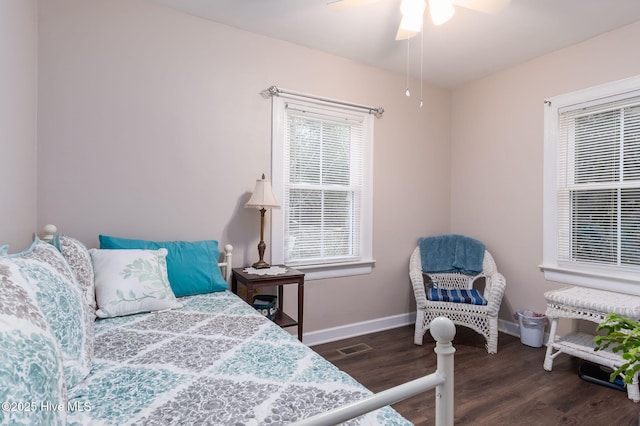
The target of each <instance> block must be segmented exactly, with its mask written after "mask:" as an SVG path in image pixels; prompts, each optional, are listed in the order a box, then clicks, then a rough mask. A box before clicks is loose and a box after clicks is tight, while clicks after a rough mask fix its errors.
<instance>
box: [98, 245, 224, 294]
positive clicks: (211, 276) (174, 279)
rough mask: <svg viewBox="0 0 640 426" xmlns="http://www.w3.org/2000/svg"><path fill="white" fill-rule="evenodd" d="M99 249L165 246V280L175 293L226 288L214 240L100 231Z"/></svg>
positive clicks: (200, 292)
mask: <svg viewBox="0 0 640 426" xmlns="http://www.w3.org/2000/svg"><path fill="white" fill-rule="evenodd" d="M98 238H99V240H100V248H101V249H144V250H158V249H161V248H166V249H167V251H168V254H167V273H168V275H169V284H170V285H171V289H172V290H173V293H174V294H175V295H176V297H182V296H191V295H194V294H202V293H212V292H216V291H224V290H226V289H227V282H226V281H225V280H224V278H223V277H222V273H221V272H220V268H219V267H218V259H219V258H220V251H219V250H218V242H217V241H216V240H204V241H194V242H190V241H146V240H132V239H127V238H118V237H110V236H107V235H100V236H99V237H98Z"/></svg>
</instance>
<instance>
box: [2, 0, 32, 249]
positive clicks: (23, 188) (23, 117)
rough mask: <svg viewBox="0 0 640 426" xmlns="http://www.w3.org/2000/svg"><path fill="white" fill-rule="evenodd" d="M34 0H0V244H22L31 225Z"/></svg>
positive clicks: (19, 246) (18, 246)
mask: <svg viewBox="0 0 640 426" xmlns="http://www.w3.org/2000/svg"><path fill="white" fill-rule="evenodd" d="M37 13H38V9H37V1H36V0H0V194H1V197H2V203H1V204H0V245H2V244H10V245H11V251H20V250H22V249H24V248H25V247H27V246H28V244H29V243H30V241H31V235H32V233H33V230H34V226H35V223H36V103H37V94H38V91H37V74H36V73H37V56H38V45H37V41H38V19H37Z"/></svg>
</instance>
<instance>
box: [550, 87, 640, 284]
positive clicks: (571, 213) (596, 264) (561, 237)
mask: <svg viewBox="0 0 640 426" xmlns="http://www.w3.org/2000/svg"><path fill="white" fill-rule="evenodd" d="M543 211H544V241H543V242H544V245H543V261H542V264H541V265H540V267H541V269H542V270H543V271H544V274H545V278H546V279H548V280H550V281H557V282H562V283H567V284H573V285H579V286H586V287H593V288H600V289H606V290H613V291H618V292H622V293H630V294H638V295H640V274H639V272H640V76H637V77H630V78H627V79H624V80H619V81H615V82H611V83H606V84H603V85H600V86H595V87H590V88H587V89H584V90H580V91H577V92H573V93H568V94H565V95H560V96H556V97H554V98H551V99H550V100H548V101H545V143H544V209H543Z"/></svg>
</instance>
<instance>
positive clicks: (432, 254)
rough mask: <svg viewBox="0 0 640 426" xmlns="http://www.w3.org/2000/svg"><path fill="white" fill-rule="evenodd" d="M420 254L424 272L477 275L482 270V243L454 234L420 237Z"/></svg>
mask: <svg viewBox="0 0 640 426" xmlns="http://www.w3.org/2000/svg"><path fill="white" fill-rule="evenodd" d="M419 246H420V255H421V260H422V270H423V271H424V272H427V273H429V272H431V273H438V272H460V273H463V274H466V275H477V274H479V273H480V272H482V260H483V259H484V249H485V247H484V243H482V242H480V241H478V240H475V239H473V238H470V237H465V236H463V235H456V234H446V235H438V236H435V237H426V238H420V240H419Z"/></svg>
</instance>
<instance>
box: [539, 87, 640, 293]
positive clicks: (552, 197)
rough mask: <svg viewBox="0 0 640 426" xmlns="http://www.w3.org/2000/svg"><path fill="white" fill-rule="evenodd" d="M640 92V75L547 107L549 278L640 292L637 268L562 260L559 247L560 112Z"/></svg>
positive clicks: (545, 265)
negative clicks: (568, 108)
mask: <svg viewBox="0 0 640 426" xmlns="http://www.w3.org/2000/svg"><path fill="white" fill-rule="evenodd" d="M638 95H640V76H635V77H630V78H627V79H623V80H618V81H614V82H611V83H606V84H602V85H599V86H595V87H591V88H587V89H584V90H579V91H576V92H571V93H568V94H564V95H559V96H555V97H553V98H550V99H548V100H546V101H545V107H544V126H545V134H544V173H543V174H544V182H543V189H544V195H543V260H542V264H541V265H539V267H540V269H541V270H542V271H543V273H544V277H545V279H547V280H549V281H556V282H561V283H566V284H572V285H576V286H583V287H591V288H597V289H602V290H610V291H617V292H621V293H630V294H640V274H639V273H638V269H637V268H629V267H626V266H620V267H617V266H610V265H598V266H596V265H590V264H584V263H579V262H562V261H560V260H559V249H558V240H559V236H558V231H559V218H558V207H559V206H558V204H559V203H558V188H557V182H558V174H559V152H558V150H559V138H560V135H559V125H560V123H559V115H560V111H561V110H562V109H565V108H567V107H573V106H576V105H581V106H582V105H584V106H590V105H597V104H604V103H607V102H610V101H612V100H614V99H616V98H631V97H636V96H638Z"/></svg>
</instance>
